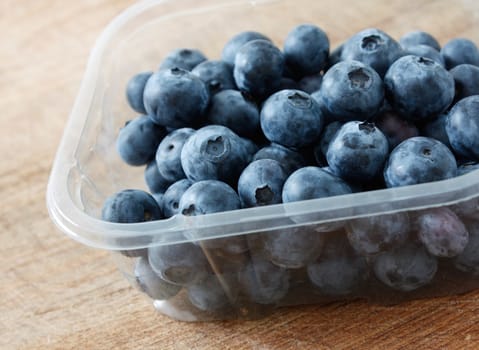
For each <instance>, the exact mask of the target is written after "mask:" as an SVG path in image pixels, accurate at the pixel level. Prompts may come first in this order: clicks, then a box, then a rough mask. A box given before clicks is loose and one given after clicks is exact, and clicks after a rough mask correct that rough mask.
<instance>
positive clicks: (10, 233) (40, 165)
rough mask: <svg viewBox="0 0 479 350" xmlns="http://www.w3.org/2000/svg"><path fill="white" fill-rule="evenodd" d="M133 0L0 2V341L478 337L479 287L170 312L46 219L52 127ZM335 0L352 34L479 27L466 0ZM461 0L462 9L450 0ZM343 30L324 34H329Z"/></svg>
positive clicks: (458, 341) (291, 345) (264, 344)
mask: <svg viewBox="0 0 479 350" xmlns="http://www.w3.org/2000/svg"><path fill="white" fill-rule="evenodd" d="M133 2H134V1H132V0H88V1H61V0H43V1H36V0H23V1H21V2H20V1H15V0H2V1H1V2H0V47H1V51H0V111H1V112H0V123H1V124H0V133H1V134H0V145H1V162H0V174H1V176H0V191H1V192H0V193H1V205H0V214H1V215H0V269H1V270H0V348H1V349H20V348H28V349H45V348H48V349H49V348H52V349H149V348H152V349H370V348H372V349H411V348H418V349H465V348H468V349H478V348H479V291H478V292H473V293H469V294H467V295H462V296H451V297H445V298H437V299H433V300H422V301H414V302H407V303H403V304H401V305H397V306H392V307H385V306H374V305H368V304H367V303H365V302H350V303H332V304H329V305H326V306H303V307H295V308H288V309H281V310H278V311H277V312H275V313H274V314H272V315H271V316H269V317H266V318H264V319H261V320H258V321H247V322H245V321H241V322H240V321H228V322H210V323H182V322H177V321H173V320H171V319H169V318H168V317H166V316H163V315H161V314H158V313H157V312H155V310H154V308H153V307H152V305H151V304H150V303H149V302H148V301H147V300H146V299H145V298H144V297H142V296H141V295H140V294H139V293H138V292H137V291H135V290H134V289H133V288H132V287H130V285H129V284H128V283H127V281H126V280H125V279H124V278H123V277H122V275H121V274H120V273H119V272H118V270H117V268H116V266H115V263H114V262H113V260H112V258H111V257H110V255H109V253H107V252H104V251H99V250H95V249H92V248H89V247H86V246H83V245H81V244H79V243H77V242H75V241H73V240H71V239H70V238H67V237H66V236H64V235H63V234H62V233H61V232H59V231H58V230H57V229H56V227H55V226H54V225H53V223H52V222H51V220H50V219H49V217H48V214H47V209H46V205H45V191H46V183H47V180H48V176H49V171H50V168H51V165H52V161H53V157H54V154H55V151H56V148H57V145H58V143H59V140H60V137H61V135H62V130H63V127H64V125H65V123H66V120H67V117H68V114H69V112H70V110H71V107H72V105H73V102H74V99H75V96H76V94H77V92H78V89H79V85H80V81H81V78H82V75H83V72H84V69H85V65H86V61H87V57H88V54H89V51H90V49H91V47H92V46H93V44H94V41H95V39H96V38H97V36H98V35H99V33H100V32H101V30H102V28H104V26H105V25H106V24H107V23H108V22H109V21H110V20H111V19H112V18H113V17H114V16H116V15H117V14H118V13H119V12H121V11H122V10H123V9H125V8H126V7H127V6H129V5H130V4H132V3H133ZM345 3H346V2H344V1H335V2H330V3H329V5H328V6H330V7H329V9H331V8H334V7H335V6H343V7H344V12H345V13H346V14H348V16H347V17H345V18H348V22H347V23H344V24H343V27H345V28H348V26H350V28H351V33H350V34H353V30H354V31H355V30H356V29H357V28H358V27H359V26H360V25H362V23H366V22H367V21H369V22H370V23H371V26H377V27H381V26H384V25H386V24H387V25H388V26H390V28H392V29H391V30H392V31H393V33H392V34H394V35H400V34H402V32H401V31H404V30H405V25H406V24H410V23H418V25H421V26H422V27H421V29H425V30H429V31H431V32H433V33H434V34H435V35H436V36H437V37H438V38H439V40H440V42H441V43H444V42H445V41H447V40H448V39H450V38H452V37H454V36H468V37H474V35H475V36H476V37H475V39H476V40H477V39H478V38H477V35H478V34H477V24H478V19H477V11H473V10H472V8H473V7H474V6H475V5H474V1H472V0H470V1H467V0H465V1H446V0H443V1H416V2H415V4H416V5H415V6H417V7H418V8H419V9H420V12H419V14H418V15H416V16H415V15H413V14H412V12H409V13H398V16H390V15H387V14H386V12H385V10H384V9H385V7H384V6H385V5H384V4H385V3H386V2H384V3H383V2H382V1H381V0H377V1H376V3H377V9H376V10H375V11H372V12H371V10H368V11H364V12H358V13H357V17H355V13H354V12H353V9H351V8H349V7H348V6H345ZM358 3H360V2H358ZM400 3H401V2H395V4H396V5H397V6H399V5H398V4H400ZM406 5H407V4H406ZM406 5H404V6H402V8H403V9H404V11H410V10H411V9H410V8H408V6H406ZM174 6H175V5H173V7H174ZM464 6H465V7H467V6H471V11H470V12H469V11H468V13H469V14H470V16H466V17H464V16H461V15H459V14H458V12H457V11H456V10H457V7H459V8H462V7H464ZM356 7H360V6H359V5H357V6H356ZM475 7H476V8H477V6H475ZM398 8H399V7H398ZM369 9H371V7H370V8H369ZM374 9H375V7H373V10H374ZM441 13H447V15H446V16H444V15H443V14H441ZM285 15H287V14H285ZM423 15H424V16H423ZM364 16H366V17H367V18H365V17H364ZM355 18H356V19H357V21H358V22H357V23H356V22H355ZM278 20H280V18H279V19H278ZM329 20H330V21H331V23H333V22H338V21H341V18H330V19H329ZM391 23H392V25H390V24H391ZM473 23H475V25H476V29H474V28H472V24H473ZM325 26H326V25H325ZM340 39H344V38H340V37H338V36H336V37H334V34H333V43H332V44H333V46H334V45H335V44H338V40H340ZM334 40H335V41H334Z"/></svg>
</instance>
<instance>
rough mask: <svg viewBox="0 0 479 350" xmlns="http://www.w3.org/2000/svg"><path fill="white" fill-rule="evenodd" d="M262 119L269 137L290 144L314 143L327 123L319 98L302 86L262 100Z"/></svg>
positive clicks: (270, 139)
mask: <svg viewBox="0 0 479 350" xmlns="http://www.w3.org/2000/svg"><path fill="white" fill-rule="evenodd" d="M260 120H261V129H262V130H263V132H264V134H265V136H266V138H267V139H268V140H269V141H271V142H276V143H279V144H281V145H283V146H286V147H290V148H301V147H304V146H307V145H310V144H312V143H314V142H315V141H316V140H317V139H318V138H319V135H320V134H321V131H322V129H323V124H324V120H323V115H322V113H321V110H320V109H319V106H318V104H317V103H316V101H314V100H313V99H312V98H311V96H310V95H308V94H307V93H305V92H303V91H299V90H282V91H279V92H277V93H275V94H274V95H272V96H270V97H269V98H268V99H267V100H266V101H265V103H264V104H263V108H262V109H261V113H260Z"/></svg>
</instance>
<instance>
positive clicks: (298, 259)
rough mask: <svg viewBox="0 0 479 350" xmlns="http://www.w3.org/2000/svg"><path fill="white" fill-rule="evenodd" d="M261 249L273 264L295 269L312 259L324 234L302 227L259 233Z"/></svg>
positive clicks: (321, 246) (317, 252)
mask: <svg viewBox="0 0 479 350" xmlns="http://www.w3.org/2000/svg"><path fill="white" fill-rule="evenodd" d="M261 241H262V243H263V249H264V251H265V255H266V256H267V257H268V259H269V260H270V261H271V262H272V263H273V264H275V265H277V266H280V267H284V268H291V269H297V268H300V267H303V266H306V265H307V264H308V263H310V262H312V261H314V260H315V259H316V258H317V257H318V256H319V255H320V254H321V249H322V248H323V244H324V234H322V233H321V232H316V231H314V230H311V229H307V228H304V227H298V228H286V229H281V230H275V231H268V232H262V233H261Z"/></svg>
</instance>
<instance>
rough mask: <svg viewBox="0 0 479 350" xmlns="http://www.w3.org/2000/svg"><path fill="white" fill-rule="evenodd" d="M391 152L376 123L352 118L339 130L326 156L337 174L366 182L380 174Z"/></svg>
mask: <svg viewBox="0 0 479 350" xmlns="http://www.w3.org/2000/svg"><path fill="white" fill-rule="evenodd" d="M388 155H389V144H388V140H387V138H386V136H384V134H383V133H382V132H381V131H380V130H379V129H378V128H377V127H376V126H375V125H374V124H371V123H366V122H359V121H351V122H348V123H346V124H344V125H343V126H342V127H341V129H339V130H338V132H337V133H336V135H335V137H334V138H333V140H332V141H331V142H330V144H329V147H328V151H327V152H326V158H327V161H328V165H329V167H330V168H331V170H332V171H333V173H334V174H336V176H339V177H341V178H343V179H345V180H346V181H351V182H353V183H366V182H370V181H371V179H374V178H376V177H377V176H378V175H380V174H381V171H382V169H383V166H384V162H385V161H386V159H387V157H388Z"/></svg>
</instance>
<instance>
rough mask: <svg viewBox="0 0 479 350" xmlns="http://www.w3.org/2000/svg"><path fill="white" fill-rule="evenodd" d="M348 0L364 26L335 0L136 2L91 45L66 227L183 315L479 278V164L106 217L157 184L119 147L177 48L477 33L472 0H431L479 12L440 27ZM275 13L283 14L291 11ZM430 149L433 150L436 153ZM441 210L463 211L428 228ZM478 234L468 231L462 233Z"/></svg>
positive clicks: (249, 314) (394, 295)
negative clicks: (196, 209)
mask: <svg viewBox="0 0 479 350" xmlns="http://www.w3.org/2000/svg"><path fill="white" fill-rule="evenodd" d="M343 2H344V6H353V7H355V8H357V11H356V14H357V16H356V17H357V18H360V20H358V19H357V18H356V20H355V21H354V27H352V26H349V25H348V24H349V23H348V22H350V21H348V17H347V16H342V13H341V11H339V10H338V9H340V8H341V6H335V7H331V6H330V5H328V2H327V1H314V2H313V1H306V0H299V1H290V0H277V1H275V0H271V1H268V0H264V1H260V0H258V1H217V0H206V1H190V0H185V1H177V2H173V1H143V2H139V3H138V4H136V5H134V6H132V7H131V8H129V9H127V10H125V11H124V12H123V13H122V14H121V15H119V16H118V17H117V18H116V19H115V20H114V21H113V22H112V23H111V24H110V25H109V26H108V27H107V28H106V29H105V31H104V33H103V34H102V35H101V36H100V37H99V38H98V41H97V43H96V45H95V47H94V48H93V50H92V52H91V56H90V59H89V62H88V66H87V70H86V72H85V77H84V79H83V82H82V85H81V88H80V91H79V94H78V96H77V99H76V101H75V104H74V106H73V109H72V112H71V115H70V117H69V119H68V123H67V125H66V127H65V131H64V136H63V138H62V141H61V143H60V145H59V148H58V152H57V155H56V159H55V162H54V166H53V169H52V172H51V177H50V180H49V184H48V190H47V206H48V209H49V213H50V216H51V218H52V220H53V221H54V222H55V224H56V225H57V226H58V227H59V229H60V230H61V231H63V232H64V233H65V234H67V235H69V236H71V237H72V238H73V239H76V240H77V241H79V242H81V243H83V244H85V245H88V246H91V247H94V248H99V249H105V250H109V251H111V252H112V253H113V254H114V256H115V260H116V261H117V263H118V266H119V269H120V270H121V272H122V273H123V274H124V276H125V277H126V278H127V279H128V280H129V281H130V282H131V283H132V285H133V286H135V287H136V288H137V289H138V290H139V291H140V292H142V293H144V294H145V296H146V297H147V298H149V299H150V300H151V302H152V304H153V305H154V307H155V308H156V309H157V310H158V311H160V312H162V313H164V314H166V315H168V316H170V317H173V318H175V319H179V320H183V321H200V320H216V319H231V318H244V319H251V318H258V317H262V316H264V315H266V314H268V313H270V312H272V311H273V310H274V309H275V308H278V307H283V306H294V305H302V304H312V303H323V302H329V301H333V300H354V299H360V298H361V299H368V300H370V302H373V303H384V304H394V303H399V302H403V301H407V300H411V299H417V298H430V297H437V296H442V295H449V294H460V293H465V292H468V291H470V290H473V289H476V288H478V287H479V278H478V277H477V276H478V274H479V250H478V249H479V243H478V242H479V176H478V175H479V174H478V170H472V171H470V172H468V173H466V174H464V175H461V176H457V177H452V178H449V179H446V180H441V181H434V182H428V183H422V184H415V185H408V186H401V187H394V188H387V189H384V188H383V189H370V190H368V191H363V192H354V191H353V193H348V194H339V195H336V196H332V197H327V198H320V199H310V200H302V201H297V202H290V203H281V204H272V205H265V206H258V207H253V208H242V209H235V210H231V211H226V212H220V213H212V214H204V215H198V216H190V215H175V216H173V217H171V218H168V219H163V220H157V221H150V222H142V223H131V224H120V223H112V222H106V221H103V220H101V211H102V206H103V204H104V202H105V200H106V199H107V198H108V197H109V196H110V195H111V194H113V193H115V192H118V191H121V190H123V189H126V188H135V189H142V190H145V191H147V190H148V188H147V185H146V183H145V181H144V174H143V173H144V167H142V166H136V167H135V166H129V165H127V164H125V162H123V160H122V159H121V158H120V156H119V155H118V152H117V150H116V148H115V147H116V145H115V143H116V139H117V137H118V132H119V130H120V129H121V128H122V127H123V126H124V125H125V123H126V122H127V121H129V120H131V119H132V118H134V117H135V116H137V115H138V113H137V112H135V111H133V110H132V109H131V108H130V107H129V105H128V101H127V99H126V97H125V87H126V85H127V83H128V81H129V79H130V78H131V77H132V76H134V75H135V74H137V73H139V72H148V71H151V72H154V71H157V70H158V67H159V65H160V62H161V61H162V60H163V59H164V58H165V57H166V56H167V55H168V54H169V53H170V52H171V51H172V50H175V49H178V48H190V49H198V50H200V51H201V52H203V53H204V54H205V55H206V56H207V57H208V58H209V59H212V60H214V59H220V56H221V51H222V49H223V46H224V45H225V43H226V42H227V41H228V40H229V39H230V38H232V37H233V36H234V35H236V34H238V33H240V32H243V31H246V30H254V31H257V32H259V33H262V34H264V35H266V36H267V37H269V38H270V39H271V41H272V43H274V45H276V46H277V47H278V48H280V49H282V48H283V44H284V41H285V39H286V37H287V35H288V33H289V32H290V30H291V29H292V28H294V27H296V26H298V25H300V24H305V23H310V24H314V25H317V26H319V27H320V28H322V29H323V30H324V31H325V32H326V33H327V35H328V37H329V40H330V53H333V51H334V49H335V48H337V47H340V45H341V44H343V43H344V42H346V40H348V39H349V38H350V37H352V36H353V35H354V34H356V33H358V32H360V31H361V30H363V29H365V28H379V29H381V30H383V31H384V32H386V33H388V34H389V35H390V36H392V37H393V38H394V39H395V40H397V41H398V42H399V38H400V37H401V36H402V35H404V34H406V33H407V32H410V31H413V30H416V29H418V28H419V29H421V30H424V31H427V32H429V33H431V34H433V35H435V37H436V38H437V39H439V41H440V43H441V44H442V45H444V44H445V43H446V42H447V41H448V40H450V39H452V38H454V37H457V36H459V34H460V35H462V36H465V35H467V37H468V38H469V39H470V40H472V41H474V42H476V43H477V42H478V40H479V37H478V35H477V24H475V19H476V17H475V16H477V14H478V13H479V6H478V5H476V4H474V3H473V2H463V3H461V5H458V6H455V7H454V8H453V9H451V6H449V4H448V2H447V1H445V0H443V1H437V2H435V4H434V5H431V6H437V8H438V10H437V11H440V12H443V13H444V18H447V19H448V20H449V22H451V23H452V22H454V23H471V29H470V30H464V31H463V32H461V33H456V32H453V31H452V29H451V28H452V26H451V27H449V26H448V25H447V22H448V21H446V24H444V23H436V26H433V24H434V22H433V21H431V20H430V18H428V14H427V13H423V12H421V6H416V5H414V3H413V2H412V1H402V2H401V1H393V2H388V3H385V4H384V5H382V6H384V8H381V9H377V8H374V7H373V3H370V2H368V1H364V2H360V3H357V4H356V3H354V4H353V3H349V2H347V1H343ZM176 3H181V6H178V4H176ZM374 6H377V2H374ZM179 7H181V10H178V8H179ZM375 12H380V13H382V14H383V16H384V14H390V16H388V18H389V20H388V21H387V22H384V21H379V22H378V21H375V20H374V16H370V14H371V13H375ZM285 13H288V14H289V15H288V16H284V14H285ZM348 13H351V11H349V12H348ZM275 14H283V15H282V16H281V18H282V20H281V21H277V20H276V19H275V17H276V16H275ZM398 14H399V15H398ZM474 24H475V27H474ZM458 27H461V26H458ZM456 28H457V26H456ZM366 39H367V40H366V42H365V45H363V46H365V48H367V50H368V51H370V50H373V49H374V48H375V47H376V46H377V45H378V43H380V42H381V41H382V40H384V39H383V37H382V36H380V35H378V34H374V35H368V36H367V37H366ZM339 55H341V54H339ZM421 62H422V63H424V62H427V64H424V65H426V66H431V65H433V64H434V65H435V64H439V63H433V62H432V61H430V60H429V59H422V60H421ZM434 67H435V66H434ZM385 76H386V77H387V73H386V74H385ZM361 78H362V76H361ZM382 78H384V77H383V76H382ZM384 79H387V78H384ZM214 85H215V87H216V86H217V85H216V83H215V84H214ZM356 85H358V86H364V85H365V84H356ZM295 96H296V95H295ZM451 98H452V97H451ZM453 103H455V102H453ZM308 106H309V104H308ZM303 107H304V106H303ZM448 112H449V111H448ZM349 118H350V117H349V116H348V119H349ZM342 122H345V120H342ZM364 129H368V130H369V129H370V127H364ZM368 132H369V131H368ZM478 152H479V151H478ZM423 153H424V155H425V156H429V155H430V153H431V150H429V149H428V150H424V152H423ZM476 154H477V153H476ZM476 161H477V160H476ZM444 217H446V218H447V220H449V221H448V222H449V223H451V222H452V224H451V225H449V226H448V229H447V230H446V229H438V228H437V227H436V226H435V225H434V224H431V222H434V220H439V221H440V220H441V218H444ZM438 218H439V219H438ZM439 226H440V225H439ZM452 231H454V232H452ZM465 231H467V236H468V238H467V242H466V241H465V240H461V239H460V238H461V237H462V238H464V236H465V233H464V232H465ZM419 232H420V233H419ZM451 232H452V233H451ZM457 232H459V236H458V237H459V238H458V239H455V238H454V239H455V240H454V239H451V242H449V243H451V244H449V245H448V246H447V247H446V248H447V249H443V248H444V247H442V246H437V245H436V246H435V245H434V244H430V242H431V241H434V238H435V237H436V236H437V235H444V236H445V239H449V237H450V235H452V234H455V233H457ZM455 237H456V236H455ZM431 246H433V248H431ZM285 247H286V248H287V249H286V248H285ZM285 249H286V250H287V252H286V253H285V252H284V250H285ZM459 251H460V252H461V253H458V252H459Z"/></svg>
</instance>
